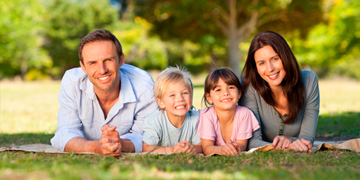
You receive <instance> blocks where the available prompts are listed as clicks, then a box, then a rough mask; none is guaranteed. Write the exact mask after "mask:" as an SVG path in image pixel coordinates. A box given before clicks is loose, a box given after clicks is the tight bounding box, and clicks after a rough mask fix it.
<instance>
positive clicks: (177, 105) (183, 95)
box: [156, 82, 192, 119]
mask: <svg viewBox="0 0 360 180" xmlns="http://www.w3.org/2000/svg"><path fill="white" fill-rule="evenodd" d="M191 97H192V95H191V94H190V90H189V89H188V87H187V86H186V85H185V83H183V82H179V83H171V84H169V86H168V88H166V90H165V92H164V95H163V98H162V99H159V98H156V100H157V102H158V104H159V106H160V108H161V109H165V110H166V113H167V115H168V117H169V119H172V118H176V117H183V118H185V117H186V114H187V113H188V112H189V110H190V109H191V106H192V100H191Z"/></svg>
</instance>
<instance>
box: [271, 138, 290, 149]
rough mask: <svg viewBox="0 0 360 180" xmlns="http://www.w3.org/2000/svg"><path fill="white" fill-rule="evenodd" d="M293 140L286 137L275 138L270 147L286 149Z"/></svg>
mask: <svg viewBox="0 0 360 180" xmlns="http://www.w3.org/2000/svg"><path fill="white" fill-rule="evenodd" d="M293 141H294V140H293V139H292V138H290V137H286V136H276V137H275V138H274V140H273V143H272V147H273V148H275V147H278V148H281V149H287V148H288V147H289V146H290V144H291V143H292V142H293Z"/></svg>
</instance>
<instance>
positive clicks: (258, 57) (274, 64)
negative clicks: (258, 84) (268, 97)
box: [254, 45, 286, 89]
mask: <svg viewBox="0 0 360 180" xmlns="http://www.w3.org/2000/svg"><path fill="white" fill-rule="evenodd" d="M254 59H255V63H256V68H257V71H258V73H259V75H260V76H261V78H263V79H264V80H265V81H266V82H267V83H268V84H269V86H270V88H271V89H273V88H276V87H278V86H280V85H281V82H282V81H283V79H284V78H285V75H286V72H285V70H284V67H283V63H282V60H281V59H280V57H279V55H278V54H277V53H276V52H275V51H274V49H273V48H272V47H271V46H268V45H267V46H264V47H262V48H260V49H259V50H257V51H255V54H254Z"/></svg>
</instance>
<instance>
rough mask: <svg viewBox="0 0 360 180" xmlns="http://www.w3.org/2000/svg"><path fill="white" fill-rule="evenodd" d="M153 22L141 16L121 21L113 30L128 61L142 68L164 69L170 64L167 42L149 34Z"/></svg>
mask: <svg viewBox="0 0 360 180" xmlns="http://www.w3.org/2000/svg"><path fill="white" fill-rule="evenodd" d="M150 28H151V24H149V23H148V22H146V21H145V20H144V19H141V18H140V17H136V18H135V19H134V22H132V21H120V22H119V23H118V24H117V26H116V30H115V31H114V32H113V33H114V34H115V36H116V37H117V38H118V39H119V41H120V42H121V44H122V46H123V51H124V55H125V59H126V63H129V64H133V65H135V66H137V67H139V68H142V69H158V70H162V69H165V68H166V67H167V66H168V56H167V53H166V47H165V44H164V43H163V42H162V41H161V40H160V38H159V37H156V36H153V37H149V36H148V31H149V29H150Z"/></svg>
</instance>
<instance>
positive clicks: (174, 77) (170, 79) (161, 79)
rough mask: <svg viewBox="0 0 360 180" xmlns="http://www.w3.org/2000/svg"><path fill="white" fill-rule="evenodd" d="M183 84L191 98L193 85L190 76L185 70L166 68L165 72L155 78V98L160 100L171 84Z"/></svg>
mask: <svg viewBox="0 0 360 180" xmlns="http://www.w3.org/2000/svg"><path fill="white" fill-rule="evenodd" d="M179 82H183V83H184V84H185V85H186V87H187V88H188V89H189V91H190V95H191V97H192V94H193V88H194V87H193V84H192V82H191V75H190V73H189V72H187V71H186V69H185V68H179V67H178V66H177V67H167V68H166V69H165V70H163V71H161V73H160V74H159V75H158V76H157V78H156V82H155V85H154V92H155V97H156V98H159V99H162V98H163V96H164V93H165V89H167V88H168V87H169V85H170V84H171V83H179Z"/></svg>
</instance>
